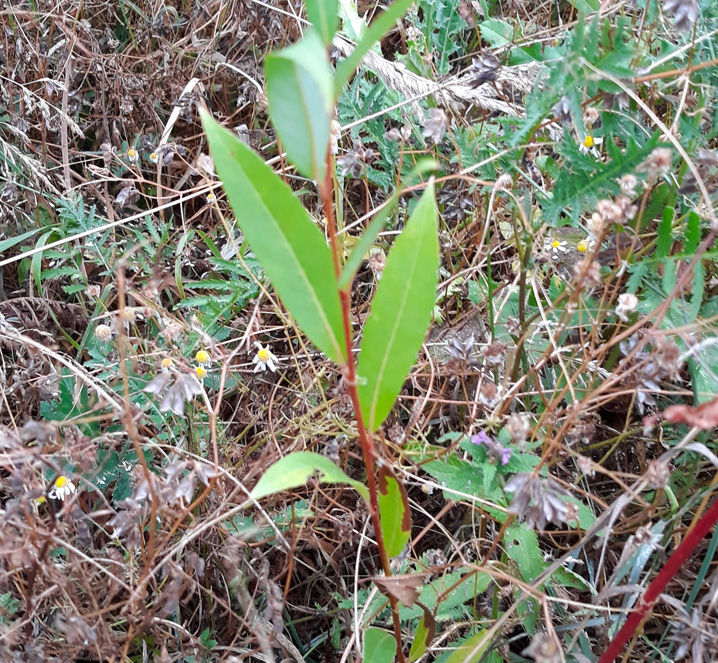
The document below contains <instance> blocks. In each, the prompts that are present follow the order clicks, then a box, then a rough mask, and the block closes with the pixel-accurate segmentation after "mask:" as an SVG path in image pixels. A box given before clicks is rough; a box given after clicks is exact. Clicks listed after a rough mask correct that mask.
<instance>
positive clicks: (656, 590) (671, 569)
mask: <svg viewBox="0 0 718 663" xmlns="http://www.w3.org/2000/svg"><path fill="white" fill-rule="evenodd" d="M716 522H718V499H717V500H716V501H715V502H713V506H711V508H710V509H708V511H706V513H705V515H704V516H703V517H702V518H701V519H700V520H699V521H698V523H697V524H696V526H695V527H694V528H693V529H692V530H691V531H690V532H688V534H687V535H686V538H685V539H683V542H682V543H681V545H680V546H678V548H676V550H675V552H674V553H673V554H672V555H671V557H670V559H669V560H668V561H667V562H666V565H665V566H664V567H663V568H662V569H661V570H660V571H659V573H658V575H657V576H656V577H655V578H654V579H653V582H651V584H650V585H649V586H648V589H647V590H646V592H645V594H644V595H643V596H642V597H641V599H640V601H639V603H638V606H637V608H636V610H635V612H632V613H631V614H630V615H629V616H628V619H627V620H626V623H625V624H624V625H623V627H622V628H621V630H620V631H619V632H618V634H617V635H616V637H615V638H614V639H613V640H612V641H611V644H610V645H609V646H608V649H606V651H605V653H604V654H603V656H601V659H600V660H599V662H598V663H613V661H615V660H616V658H618V655H619V654H620V653H621V650H622V649H623V645H624V644H626V641H627V640H628V639H629V638H630V637H631V636H632V635H633V633H634V632H635V631H636V629H637V628H638V626H639V625H640V624H641V622H643V620H644V619H645V618H646V617H647V615H648V611H649V610H650V609H651V607H652V606H653V604H654V603H655V601H656V600H657V599H658V597H659V596H660V594H661V592H662V591H663V589H664V588H665V586H666V585H667V584H668V581H669V580H671V579H672V578H673V577H674V576H675V575H676V573H678V571H680V569H681V567H682V566H683V565H684V564H685V562H686V561H687V560H688V558H689V557H690V555H691V553H692V552H693V551H694V550H695V549H696V548H697V547H698V544H699V543H700V542H701V540H702V539H703V537H704V536H705V535H706V534H708V532H709V531H710V530H711V528H712V527H713V526H714V525H715V524H716Z"/></svg>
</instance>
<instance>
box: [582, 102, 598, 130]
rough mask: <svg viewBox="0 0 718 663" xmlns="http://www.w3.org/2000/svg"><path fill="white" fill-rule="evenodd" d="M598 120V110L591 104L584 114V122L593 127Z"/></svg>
mask: <svg viewBox="0 0 718 663" xmlns="http://www.w3.org/2000/svg"><path fill="white" fill-rule="evenodd" d="M596 122H598V111H597V110H596V109H595V108H594V107H593V106H589V107H588V108H587V109H586V111H585V112H584V114H583V123H584V124H585V125H586V126H587V127H592V126H593V125H594V124H596Z"/></svg>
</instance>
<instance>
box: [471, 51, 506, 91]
mask: <svg viewBox="0 0 718 663" xmlns="http://www.w3.org/2000/svg"><path fill="white" fill-rule="evenodd" d="M499 69H501V61H500V60H499V59H498V58H497V57H496V56H495V55H492V54H491V53H486V54H484V55H479V56H478V57H475V58H472V60H471V75H472V80H471V87H479V86H481V85H483V84H484V83H491V82H493V81H495V80H496V78H497V77H498V75H499Z"/></svg>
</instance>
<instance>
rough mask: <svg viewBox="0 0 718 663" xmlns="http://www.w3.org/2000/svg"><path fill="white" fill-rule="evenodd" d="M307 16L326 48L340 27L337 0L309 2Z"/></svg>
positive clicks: (310, 0)
mask: <svg viewBox="0 0 718 663" xmlns="http://www.w3.org/2000/svg"><path fill="white" fill-rule="evenodd" d="M307 16H308V17H309V20H310V21H311V23H312V25H313V26H314V29H315V30H316V31H317V32H318V33H319V36H320V37H321V38H322V41H324V44H325V45H326V46H329V44H331V43H332V37H333V36H334V33H335V32H336V30H337V26H338V25H339V14H338V13H337V0H307Z"/></svg>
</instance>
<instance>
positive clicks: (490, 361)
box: [484, 341, 506, 367]
mask: <svg viewBox="0 0 718 663" xmlns="http://www.w3.org/2000/svg"><path fill="white" fill-rule="evenodd" d="M505 358H506V343H503V342H501V341H494V342H493V343H489V345H488V346H487V347H486V350H484V364H486V366H489V367H494V366H499V365H501V364H503V362H504V359H505Z"/></svg>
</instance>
